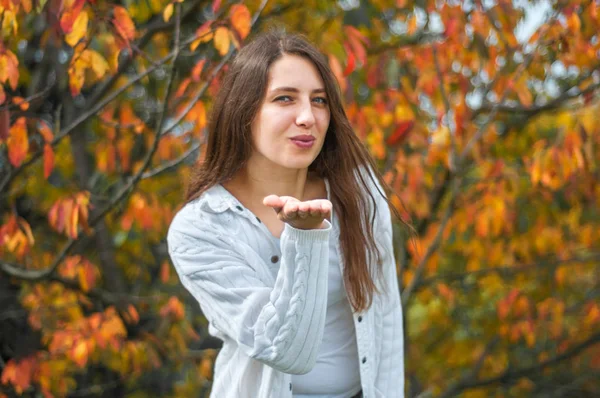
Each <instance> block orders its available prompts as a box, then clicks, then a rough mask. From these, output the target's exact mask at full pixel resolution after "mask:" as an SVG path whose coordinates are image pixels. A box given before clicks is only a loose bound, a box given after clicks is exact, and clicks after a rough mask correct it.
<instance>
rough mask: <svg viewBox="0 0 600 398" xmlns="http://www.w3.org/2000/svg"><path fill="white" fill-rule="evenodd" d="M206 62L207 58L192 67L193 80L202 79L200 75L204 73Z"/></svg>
mask: <svg viewBox="0 0 600 398" xmlns="http://www.w3.org/2000/svg"><path fill="white" fill-rule="evenodd" d="M204 64H206V60H205V59H201V60H200V61H198V62H197V63H196V65H194V67H193V68H192V73H191V76H192V80H193V81H194V82H196V83H198V82H199V81H200V75H201V74H202V69H204ZM184 90H185V89H184Z"/></svg>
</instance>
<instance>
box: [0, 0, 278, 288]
mask: <svg viewBox="0 0 600 398" xmlns="http://www.w3.org/2000/svg"><path fill="white" fill-rule="evenodd" d="M267 3H268V0H263V1H262V3H261V5H260V7H259V9H258V11H257V12H256V14H255V15H254V16H253V18H252V26H253V25H254V24H255V23H256V20H257V19H258V17H259V15H260V13H261V12H262V11H263V10H264V8H265V7H266V5H267ZM178 5H179V4H178ZM192 39H195V37H194V38H192ZM192 39H189V40H188V41H190V42H191V41H193V40H192ZM178 42H179V30H178V31H177V39H176V43H178ZM188 44H189V43H188ZM184 45H187V44H184ZM180 49H181V47H180V46H176V47H175V51H174V52H173V53H172V54H173V55H169V56H167V57H165V58H163V60H168V59H170V57H171V56H172V57H174V58H176V57H177V56H178V54H179V50H180ZM234 53H235V50H231V51H229V53H228V54H227V55H226V56H225V57H224V58H223V60H222V61H221V62H220V63H219V65H218V66H217V67H216V68H215V69H214V70H213V71H212V73H211V75H210V77H209V79H207V82H206V83H205V84H204V85H203V87H202V89H201V90H200V92H199V93H198V94H197V96H196V97H195V100H197V99H198V98H200V97H201V96H202V95H203V94H204V92H205V91H206V90H207V89H208V86H209V83H210V82H211V81H212V80H213V79H214V78H215V77H216V76H217V74H218V73H219V71H220V70H221V69H222V68H223V66H225V64H226V62H227V61H228V60H229V59H230V58H231V57H232V56H233V54H234ZM165 62H166V61H165ZM174 68H175V62H173V64H172V68H171V71H172V72H174ZM147 73H149V71H147V72H145V73H144V75H145V74H147ZM172 77H173V75H172V74H171V75H170V78H169V85H168V87H169V88H168V90H167V95H166V98H167V99H168V97H169V95H170V91H171V88H172ZM140 78H141V77H140ZM103 102H104V101H103ZM167 102H168V101H165V105H164V106H165V108H163V113H162V114H161V117H160V118H159V122H158V128H157V129H156V131H155V138H154V142H153V145H152V147H151V149H150V151H149V152H148V154H147V155H146V157H145V159H144V162H143V163H142V167H141V168H140V170H139V171H138V172H137V173H136V175H135V176H133V177H132V178H131V179H130V180H129V181H128V183H127V184H126V186H125V187H123V188H122V189H121V190H120V191H119V192H118V193H117V194H116V195H115V196H114V197H113V199H112V200H111V201H110V202H109V203H108V204H107V205H106V206H105V207H104V208H103V209H102V210H101V211H100V212H98V214H96V216H95V217H94V218H93V219H91V220H90V222H89V225H90V227H93V226H94V225H95V224H96V223H97V222H98V221H99V220H101V219H102V218H103V217H104V216H105V215H106V214H108V213H109V212H110V211H111V210H113V209H114V207H115V205H116V204H117V203H119V202H120V201H121V200H123V199H124V198H125V197H126V196H128V194H129V193H130V192H131V191H132V190H133V189H134V187H135V185H137V183H138V182H139V181H140V180H141V179H142V175H143V174H144V171H145V170H146V169H147V168H148V166H149V165H150V162H151V160H152V156H153V154H154V152H155V151H156V149H157V148H158V142H159V140H160V138H161V137H162V135H164V134H166V132H168V131H170V130H172V129H173V128H174V127H175V126H176V125H177V123H179V122H180V121H181V120H182V119H183V117H185V114H187V112H189V109H188V110H187V112H185V113H184V114H183V115H182V116H181V117H180V118H178V120H176V121H175V123H173V124H172V125H171V126H170V127H169V128H168V129H167V131H166V132H164V133H163V134H161V128H162V124H163V123H164V112H165V109H166V106H167ZM102 106H104V105H102ZM101 108H102V107H98V109H95V111H97V110H99V109H101ZM190 109H191V107H190ZM88 117H89V116H88ZM72 125H73V123H72V124H71V126H72ZM66 130H67V133H66V134H68V132H70V131H71V130H72V128H70V127H67V129H66ZM66 134H64V135H66ZM64 135H63V136H64ZM80 236H81V235H79V237H80ZM79 237H78V238H75V239H73V238H70V239H69V240H68V242H67V243H66V244H65V245H64V246H63V248H62V250H61V251H60V253H59V254H58V256H57V257H56V258H55V260H54V262H53V263H52V265H50V267H48V268H46V269H43V270H27V269H25V268H24V267H21V266H17V265H14V264H10V263H7V262H0V270H2V271H3V272H4V273H6V274H7V275H10V276H13V277H17V278H20V279H25V280H30V281H36V280H40V279H44V278H47V277H48V276H50V275H51V274H52V273H53V272H54V271H55V270H56V268H57V267H58V265H59V264H60V263H61V262H62V260H63V259H64V258H65V257H66V255H67V253H68V252H69V251H70V250H71V248H72V247H73V246H74V245H75V243H76V242H77V240H78V239H79Z"/></svg>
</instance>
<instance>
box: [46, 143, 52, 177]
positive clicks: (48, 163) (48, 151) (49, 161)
mask: <svg viewBox="0 0 600 398" xmlns="http://www.w3.org/2000/svg"><path fill="white" fill-rule="evenodd" d="M52 169H54V151H53V150H52V146H50V145H49V144H46V145H44V178H45V179H48V177H50V174H51V173H52Z"/></svg>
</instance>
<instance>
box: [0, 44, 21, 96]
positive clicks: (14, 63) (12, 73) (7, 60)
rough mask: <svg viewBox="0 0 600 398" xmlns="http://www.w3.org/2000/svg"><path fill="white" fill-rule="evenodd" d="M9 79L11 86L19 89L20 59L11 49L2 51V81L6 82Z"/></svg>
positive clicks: (0, 60)
mask: <svg viewBox="0 0 600 398" xmlns="http://www.w3.org/2000/svg"><path fill="white" fill-rule="evenodd" d="M0 50H1V49H0ZM7 81H8V82H9V84H10V88H12V89H13V90H16V89H17V84H18V83H19V60H18V59H17V57H16V56H15V54H13V53H12V52H11V51H10V50H4V51H0V83H6V82H7ZM3 91H4V90H3Z"/></svg>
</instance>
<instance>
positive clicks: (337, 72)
mask: <svg viewBox="0 0 600 398" xmlns="http://www.w3.org/2000/svg"><path fill="white" fill-rule="evenodd" d="M329 67H330V68H331V71H332V72H333V75H334V76H335V77H336V79H337V81H338V84H339V85H340V89H341V90H342V91H346V87H347V85H348V83H347V82H346V77H345V76H344V70H343V69H342V64H340V61H339V60H338V59H337V58H336V57H335V56H333V55H331V54H329Z"/></svg>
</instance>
